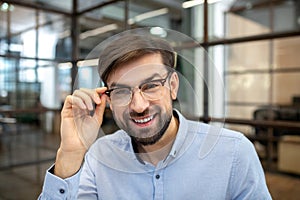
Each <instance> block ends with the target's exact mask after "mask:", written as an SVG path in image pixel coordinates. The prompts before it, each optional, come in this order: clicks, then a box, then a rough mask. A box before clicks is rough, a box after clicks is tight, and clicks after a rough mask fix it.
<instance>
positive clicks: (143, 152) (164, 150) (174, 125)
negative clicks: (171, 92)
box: [136, 115, 179, 166]
mask: <svg viewBox="0 0 300 200" xmlns="http://www.w3.org/2000/svg"><path fill="white" fill-rule="evenodd" d="M178 127H179V121H178V119H177V118H176V117H175V116H174V115H173V116H172V119H171V122H170V124H169V127H168V128H167V130H166V132H165V134H164V135H163V137H162V138H161V139H160V140H159V141H157V142H156V143H155V144H152V145H146V146H144V145H141V144H136V151H137V153H138V156H139V157H140V158H141V159H142V160H144V161H147V162H150V163H152V164H153V165H155V166H156V165H157V163H158V162H159V161H161V160H164V159H165V158H166V157H167V155H168V154H169V152H170V151H171V148H172V146H173V143H174V141H175V138H176V135H177V131H178Z"/></svg>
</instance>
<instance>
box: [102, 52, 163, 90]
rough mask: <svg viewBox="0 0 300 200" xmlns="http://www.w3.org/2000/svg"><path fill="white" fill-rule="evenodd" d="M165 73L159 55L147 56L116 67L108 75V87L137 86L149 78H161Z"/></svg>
mask: <svg viewBox="0 0 300 200" xmlns="http://www.w3.org/2000/svg"><path fill="white" fill-rule="evenodd" d="M165 73H166V68H165V66H164V65H163V61H162V58H161V55H160V54H148V55H144V56H142V57H141V58H138V59H136V60H134V61H131V62H129V63H125V64H123V65H120V66H118V67H117V69H116V70H114V71H113V72H112V74H110V75H109V78H108V80H107V84H108V86H110V85H112V84H126V85H135V84H139V83H141V82H142V81H144V80H147V79H148V78H149V77H151V76H154V77H153V78H156V77H157V78H162V76H164V74H165Z"/></svg>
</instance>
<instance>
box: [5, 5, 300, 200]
mask: <svg viewBox="0 0 300 200" xmlns="http://www.w3.org/2000/svg"><path fill="white" fill-rule="evenodd" d="M143 27H152V28H151V29H149V30H150V31H152V33H153V34H156V35H159V36H160V37H163V38H164V37H167V34H168V32H166V31H165V30H164V28H165V29H171V30H175V31H178V32H181V33H184V34H185V35H188V36H189V37H190V38H193V40H195V41H197V42H198V43H199V44H200V45H201V46H202V47H203V48H204V49H205V50H206V51H207V55H205V56H197V55H198V54H197V53H198V52H199V51H198V50H197V49H199V46H198V45H196V43H190V42H186V41H184V40H182V41H179V42H177V43H176V44H175V46H174V47H175V48H176V49H177V50H178V52H180V54H182V55H186V56H189V57H191V58H192V59H193V62H194V63H198V64H199V66H202V68H201V69H196V68H193V67H184V66H185V65H188V64H189V63H185V62H184V61H183V60H179V64H180V68H179V70H180V73H182V74H183V75H184V76H185V77H187V78H186V79H187V80H188V82H189V84H190V85H191V87H192V88H194V89H195V91H194V92H195V93H196V94H197V97H199V98H197V101H194V100H191V98H188V96H189V95H188V94H183V96H184V95H186V96H187V98H183V99H182V101H181V102H180V104H181V105H180V106H181V107H182V110H183V112H185V113H184V114H186V116H187V117H190V118H193V119H197V120H200V121H203V122H206V123H211V122H214V123H219V124H224V126H225V127H228V128H231V129H234V130H238V131H241V132H243V133H244V134H245V135H246V136H247V137H248V138H249V139H250V140H251V141H252V142H253V144H254V145H255V147H256V150H257V153H258V155H259V157H260V159H261V162H262V165H263V167H264V170H265V171H266V179H267V183H268V186H269V189H270V191H271V194H272V196H273V198H274V199H289V200H291V199H298V198H299V195H300V123H299V122H300V56H299V55H300V54H299V52H300V1H299V0H207V1H206V0H205V1H204V0H202V1H201V0H192V1H188V0H143V1H139V0H110V1H109V0H107V1H103V0H51V1H49V0H6V1H3V0H0V199H36V198H37V196H38V194H39V193H40V191H41V188H42V183H43V178H44V174H45V171H46V169H47V168H49V167H50V166H51V164H53V162H54V160H55V154H56V149H57V147H58V146H59V140H60V138H59V126H60V125H59V123H60V109H61V106H62V103H63V101H64V98H65V97H66V95H68V94H71V93H72V91H73V89H75V88H78V87H95V82H97V80H98V77H97V73H96V72H97V55H95V56H94V57H93V55H92V56H89V58H88V59H87V56H88V55H89V53H90V52H91V51H92V50H93V49H94V47H95V45H97V44H99V43H100V42H101V41H103V40H105V39H106V38H108V37H110V36H112V35H115V34H117V33H119V32H122V31H124V30H127V29H133V28H143ZM83 61H84V62H83ZM212 63H213V64H212ZM197 72H200V73H201V74H203V76H204V79H205V81H204V79H203V77H199V74H198V73H197ZM219 83H222V84H219ZM207 85H209V87H206V86H207ZM180 92H181V93H184V92H188V91H185V90H183V91H180ZM195 104H196V105H195ZM194 108H196V109H194ZM103 129H104V130H105V132H107V133H111V132H112V131H114V130H116V127H115V124H114V122H113V120H112V118H111V115H110V112H109V109H107V112H106V114H105V122H104V127H103Z"/></svg>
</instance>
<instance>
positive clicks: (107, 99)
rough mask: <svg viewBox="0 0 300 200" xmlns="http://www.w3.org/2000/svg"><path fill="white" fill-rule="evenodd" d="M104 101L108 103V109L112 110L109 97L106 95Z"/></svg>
mask: <svg viewBox="0 0 300 200" xmlns="http://www.w3.org/2000/svg"><path fill="white" fill-rule="evenodd" d="M106 102H107V103H108V104H109V108H110V110H111V111H112V110H113V108H112V105H111V101H110V97H107V98H106Z"/></svg>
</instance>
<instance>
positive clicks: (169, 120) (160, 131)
mask: <svg viewBox="0 0 300 200" xmlns="http://www.w3.org/2000/svg"><path fill="white" fill-rule="evenodd" d="M175 65H176V54H175V53H174V50H173V49H172V48H171V46H169V44H168V43H167V42H165V41H163V40H159V39H154V38H150V37H146V36H141V35H131V34H129V35H126V34H125V35H121V36H120V37H118V38H116V39H115V40H113V41H112V42H111V43H109V44H108V45H107V47H106V48H105V49H104V50H103V51H102V53H101V54H100V57H99V74H100V76H101V78H102V80H103V81H104V82H105V84H106V87H100V88H96V89H80V90H76V91H75V92H74V93H73V95H70V96H68V97H67V98H66V100H65V103H64V107H63V110H62V114H61V116H62V124H61V144H60V148H59V149H58V151H57V157H56V162H55V165H54V166H53V167H52V168H51V169H50V170H49V171H48V172H47V174H46V178H45V183H44V187H43V192H42V194H41V195H40V199H109V200H113V199H130V200H132V199H166V200H167V199H172V200H174V199H175V200H176V199H271V196H270V194H269V192H268V189H267V186H266V182H265V177H264V173H263V169H262V167H261V164H260V161H259V159H258V156H257V154H256V152H255V149H254V148H253V145H252V144H251V143H250V141H249V140H247V139H246V137H244V136H243V135H242V134H240V133H237V132H234V131H230V130H227V129H220V132H219V133H218V134H216V135H215V137H216V138H217V142H216V143H215V145H214V146H213V148H211V151H209V153H208V154H207V155H206V156H202V157H201V156H199V151H200V149H201V147H202V145H204V141H205V138H206V137H207V136H208V134H210V133H209V130H210V129H211V126H209V125H207V124H203V123H199V122H193V121H189V120H187V119H185V118H184V117H183V116H182V115H181V113H180V112H179V111H177V110H175V109H173V107H172V101H174V100H175V99H176V98H177V92H178V88H179V78H178V74H177V73H176V71H175V70H174V67H175ZM106 102H108V103H109V106H110V109H111V111H112V113H113V116H114V119H115V121H116V123H117V125H118V126H119V128H120V130H119V131H117V132H115V133H114V134H112V135H108V136H105V137H101V138H99V139H98V140H97V141H96V142H94V141H95V140H96V137H97V133H98V130H99V128H100V126H101V124H102V120H103V113H104V109H105V105H106ZM94 103H95V104H96V108H95V110H94V114H93V115H90V111H93V104H94Z"/></svg>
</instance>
